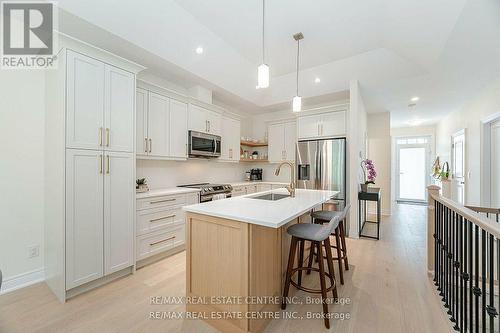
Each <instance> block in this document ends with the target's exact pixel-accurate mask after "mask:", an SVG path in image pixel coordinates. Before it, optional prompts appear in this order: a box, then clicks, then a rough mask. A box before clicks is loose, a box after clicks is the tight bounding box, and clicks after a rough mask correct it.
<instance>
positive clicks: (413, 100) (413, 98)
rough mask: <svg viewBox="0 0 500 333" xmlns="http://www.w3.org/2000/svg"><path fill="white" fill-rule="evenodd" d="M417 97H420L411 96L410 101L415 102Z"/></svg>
mask: <svg viewBox="0 0 500 333" xmlns="http://www.w3.org/2000/svg"><path fill="white" fill-rule="evenodd" d="M419 99H420V98H419V97H417V96H415V97H412V98H411V101H412V102H417V101H418V100H419Z"/></svg>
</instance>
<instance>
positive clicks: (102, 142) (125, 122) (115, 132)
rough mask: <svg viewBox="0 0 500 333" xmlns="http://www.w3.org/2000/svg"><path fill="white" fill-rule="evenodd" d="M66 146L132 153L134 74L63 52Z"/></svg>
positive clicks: (88, 58) (70, 52) (80, 55)
mask: <svg viewBox="0 0 500 333" xmlns="http://www.w3.org/2000/svg"><path fill="white" fill-rule="evenodd" d="M66 75H67V76H66V78H67V80H66V82H67V83H66V84H67V93H68V94H67V108H66V119H67V130H66V146H67V147H68V148H80V149H105V150H110V151H123V152H133V151H134V145H133V137H131V136H130V133H133V127H134V104H133V99H134V95H133V91H134V85H135V83H134V75H133V74H132V73H130V72H127V71H124V70H121V69H119V68H116V67H114V66H111V65H107V64H104V63H102V62H100V61H98V60H96V59H93V58H90V57H87V56H84V55H82V54H79V53H76V52H72V51H68V52H67V73H66Z"/></svg>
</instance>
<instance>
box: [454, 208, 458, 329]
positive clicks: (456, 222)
mask: <svg viewBox="0 0 500 333" xmlns="http://www.w3.org/2000/svg"><path fill="white" fill-rule="evenodd" d="M454 222H455V237H454V239H455V241H454V242H455V248H454V250H453V267H454V271H455V273H454V275H455V283H454V284H455V307H454V310H455V311H454V313H455V327H453V328H454V329H455V331H458V330H459V329H460V325H459V320H460V312H459V298H458V275H459V273H460V271H459V269H460V262H459V261H458V259H459V257H458V243H459V241H460V233H459V230H458V213H456V212H455V218H454Z"/></svg>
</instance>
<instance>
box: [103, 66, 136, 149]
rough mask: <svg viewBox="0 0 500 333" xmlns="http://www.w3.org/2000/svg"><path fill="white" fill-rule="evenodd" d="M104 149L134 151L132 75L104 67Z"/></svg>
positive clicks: (118, 69) (133, 83)
mask: <svg viewBox="0 0 500 333" xmlns="http://www.w3.org/2000/svg"><path fill="white" fill-rule="evenodd" d="M104 74H105V76H104V134H105V137H104V147H105V149H106V150H110V151H123V152H129V153H132V152H133V151H134V136H133V135H130V134H131V133H134V127H135V119H134V117H135V115H134V90H135V76H134V74H132V73H130V72H128V71H125V70H123V69H120V68H117V67H114V66H111V65H106V66H105V68H104Z"/></svg>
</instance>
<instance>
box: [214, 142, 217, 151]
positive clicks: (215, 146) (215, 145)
mask: <svg viewBox="0 0 500 333" xmlns="http://www.w3.org/2000/svg"><path fill="white" fill-rule="evenodd" d="M216 152H217V140H215V139H214V154H215V153H216Z"/></svg>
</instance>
